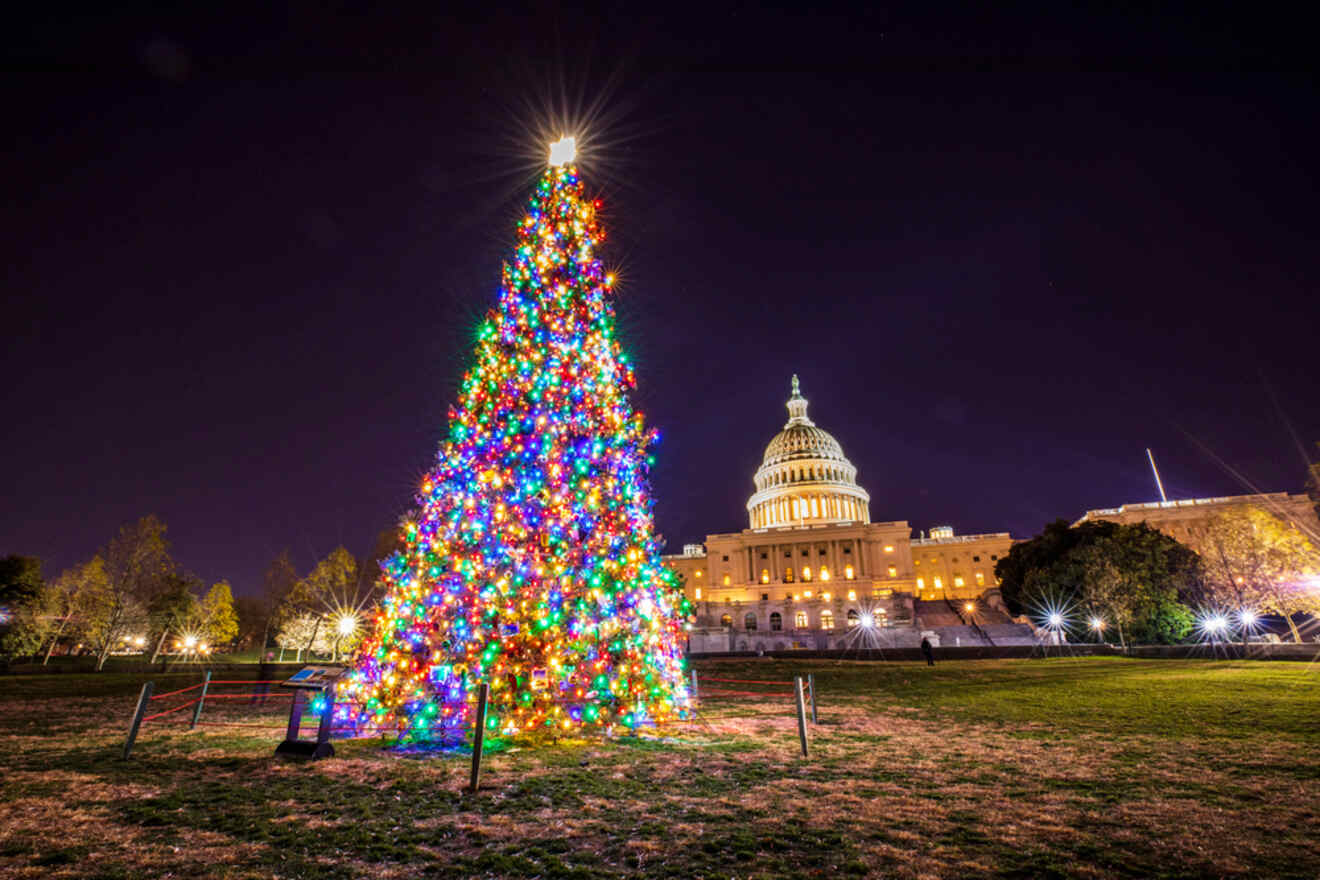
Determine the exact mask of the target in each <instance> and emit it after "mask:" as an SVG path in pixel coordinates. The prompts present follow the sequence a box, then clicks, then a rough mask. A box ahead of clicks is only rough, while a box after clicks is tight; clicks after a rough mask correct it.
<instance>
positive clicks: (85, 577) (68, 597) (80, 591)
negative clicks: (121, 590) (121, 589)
mask: <svg viewBox="0 0 1320 880" xmlns="http://www.w3.org/2000/svg"><path fill="white" fill-rule="evenodd" d="M108 589H109V587H108V584H107V581H106V573H105V560H103V559H102V558H101V557H100V556H93V557H92V558H91V559H90V560H88V561H87V562H84V563H82V564H81V565H75V566H74V567H73V568H70V569H67V570H65V571H64V572H62V573H61V574H60V576H59V577H57V578H56V579H55V580H54V581H52V582H51V583H50V584H49V585H48V586H47V588H46V592H45V596H44V598H43V601H42V614H41V616H40V618H39V620H40V622H41V623H42V639H43V641H45V643H46V652H45V656H44V657H43V658H42V661H41V664H42V665H43V666H45V665H46V664H47V663H49V662H50V655H51V654H52V653H54V651H55V646H56V645H57V644H59V642H60V641H61V640H62V639H65V638H75V637H76V638H81V639H84V640H87V641H90V640H91V633H90V625H91V621H93V620H94V619H95V616H96V604H97V603H98V602H99V601H100V597H102V596H103V595H104V594H105V593H106V591H107V590H108Z"/></svg>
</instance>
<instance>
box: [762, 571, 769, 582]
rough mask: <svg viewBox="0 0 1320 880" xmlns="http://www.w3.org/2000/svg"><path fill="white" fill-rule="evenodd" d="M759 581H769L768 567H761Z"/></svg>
mask: <svg viewBox="0 0 1320 880" xmlns="http://www.w3.org/2000/svg"><path fill="white" fill-rule="evenodd" d="M761 583H763V584H768V583H770V569H768V568H763V569H761Z"/></svg>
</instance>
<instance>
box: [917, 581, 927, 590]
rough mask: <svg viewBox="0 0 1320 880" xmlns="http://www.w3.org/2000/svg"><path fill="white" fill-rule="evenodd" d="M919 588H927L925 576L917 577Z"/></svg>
mask: <svg viewBox="0 0 1320 880" xmlns="http://www.w3.org/2000/svg"><path fill="white" fill-rule="evenodd" d="M917 589H918V590H924V589H926V579H925V578H917Z"/></svg>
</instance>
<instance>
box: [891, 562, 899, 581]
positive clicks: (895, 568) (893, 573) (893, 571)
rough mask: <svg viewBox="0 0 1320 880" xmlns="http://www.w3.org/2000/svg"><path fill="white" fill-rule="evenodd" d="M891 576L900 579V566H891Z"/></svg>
mask: <svg viewBox="0 0 1320 880" xmlns="http://www.w3.org/2000/svg"><path fill="white" fill-rule="evenodd" d="M889 576H890V577H891V578H896V577H898V566H897V565H891V566H889Z"/></svg>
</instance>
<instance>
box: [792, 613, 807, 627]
mask: <svg viewBox="0 0 1320 880" xmlns="http://www.w3.org/2000/svg"><path fill="white" fill-rule="evenodd" d="M793 628H794V629H806V628H807V612H805V611H799V612H798V613H797V614H794V615H793Z"/></svg>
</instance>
